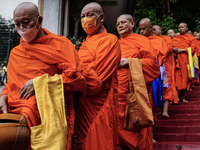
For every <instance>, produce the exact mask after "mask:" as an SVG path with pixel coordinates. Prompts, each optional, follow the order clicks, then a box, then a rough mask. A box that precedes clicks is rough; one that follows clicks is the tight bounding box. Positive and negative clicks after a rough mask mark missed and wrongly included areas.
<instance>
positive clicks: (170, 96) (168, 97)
mask: <svg viewBox="0 0 200 150" xmlns="http://www.w3.org/2000/svg"><path fill="white" fill-rule="evenodd" d="M152 32H153V33H154V34H155V35H156V36H159V37H161V38H163V39H164V40H165V42H166V43H167V46H168V49H169V52H168V54H167V58H166V62H165V63H164V65H165V69H166V72H167V79H168V85H169V87H168V88H165V87H163V101H164V108H163V113H162V115H163V116H166V117H169V113H168V107H169V102H170V101H171V102H173V103H175V104H177V103H178V93H177V90H176V84H175V80H174V71H175V66H174V64H175V63H174V57H173V54H172V52H173V43H172V39H171V38H170V37H169V36H165V35H162V30H161V27H160V26H158V25H154V26H153V30H152Z"/></svg>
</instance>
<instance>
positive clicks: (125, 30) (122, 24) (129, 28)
mask: <svg viewBox="0 0 200 150" xmlns="http://www.w3.org/2000/svg"><path fill="white" fill-rule="evenodd" d="M134 24H135V23H134V21H133V17H132V16H131V15H129V14H123V15H120V16H119V17H118V18H117V23H116V26H115V27H116V28H117V31H118V33H119V35H120V36H121V37H125V36H128V35H130V34H132V33H133V28H134Z"/></svg>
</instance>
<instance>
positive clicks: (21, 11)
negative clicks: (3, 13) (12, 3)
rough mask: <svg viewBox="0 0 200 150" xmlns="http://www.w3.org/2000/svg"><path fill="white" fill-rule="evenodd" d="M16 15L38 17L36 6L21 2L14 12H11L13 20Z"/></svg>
mask: <svg viewBox="0 0 200 150" xmlns="http://www.w3.org/2000/svg"><path fill="white" fill-rule="evenodd" d="M26 13H28V14H26ZM16 15H32V16H38V15H39V11H38V8H37V6H36V5H35V4H34V3H31V2H23V3H21V4H19V5H18V6H17V7H16V8H15V10H14V12H13V18H15V16H16Z"/></svg>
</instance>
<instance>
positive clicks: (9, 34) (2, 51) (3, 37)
mask: <svg viewBox="0 0 200 150" xmlns="http://www.w3.org/2000/svg"><path fill="white" fill-rule="evenodd" d="M19 43H20V36H19V34H18V33H17V31H16V30H15V29H14V27H13V26H12V25H11V24H0V85H2V84H4V83H5V82H6V81H7V79H6V72H7V63H8V59H9V54H10V51H11V49H12V48H13V47H15V46H17V45H18V44H19Z"/></svg>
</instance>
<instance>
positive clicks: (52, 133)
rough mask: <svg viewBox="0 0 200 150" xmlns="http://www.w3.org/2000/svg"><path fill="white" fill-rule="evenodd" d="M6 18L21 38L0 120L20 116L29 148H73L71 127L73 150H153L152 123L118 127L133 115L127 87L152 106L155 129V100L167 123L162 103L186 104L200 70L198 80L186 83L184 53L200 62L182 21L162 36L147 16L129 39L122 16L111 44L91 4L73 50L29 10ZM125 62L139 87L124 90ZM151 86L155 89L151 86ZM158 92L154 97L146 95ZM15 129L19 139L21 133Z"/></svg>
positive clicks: (128, 20)
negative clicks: (133, 127) (82, 37)
mask: <svg viewBox="0 0 200 150" xmlns="http://www.w3.org/2000/svg"><path fill="white" fill-rule="evenodd" d="M13 17H14V25H15V29H16V30H17V32H18V33H19V34H20V36H21V39H20V44H19V45H18V46H16V47H14V48H13V49H12V51H11V53H10V56H9V62H8V66H7V83H6V84H5V88H4V89H3V90H2V92H1V96H0V111H1V112H2V114H0V119H1V116H2V115H4V117H6V116H5V115H6V114H17V115H18V116H19V118H20V119H19V123H20V124H23V125H26V126H28V129H29V134H30V139H29V141H28V143H27V148H26V149H28V150H31V149H48V150H49V149H52V150H53V149H60V150H64V149H67V150H70V149H72V137H73V134H74V124H75V122H76V123H77V133H76V134H77V140H76V142H77V147H76V149H77V150H129V149H131V150H138V149H139V150H153V142H156V139H154V138H153V126H152V125H149V126H148V125H147V126H145V127H142V128H140V129H137V130H130V129H127V128H125V120H126V119H127V113H130V114H131V113H132V108H131V109H130V110H129V108H130V107H132V106H133V105H135V103H134V102H131V104H132V105H130V106H129V107H128V108H127V105H129V103H128V102H129V101H127V99H128V97H127V95H128V94H129V93H130V88H133V89H134V90H133V92H134V93H136V92H138V91H139V92H140V94H141V95H143V96H144V95H145V94H146V96H147V98H148V104H147V105H149V107H150V108H151V112H150V114H147V115H151V116H152V118H153V121H154V124H156V119H157V115H158V109H157V107H156V99H159V100H162V101H163V102H164V104H163V106H162V109H161V110H160V113H161V115H163V116H164V117H170V114H169V112H168V107H169V104H170V103H172V104H175V105H177V104H178V103H179V102H183V103H185V104H186V103H187V102H188V101H187V100H186V98H185V95H186V91H187V90H190V89H191V85H192V84H194V83H195V82H199V77H198V74H199V73H200V72H198V71H196V73H197V79H194V78H190V77H189V76H188V68H187V65H188V64H189V60H188V53H189V51H188V48H191V53H192V55H194V54H195V53H196V55H197V57H199V56H200V45H199V44H200V34H199V33H195V37H194V36H193V35H189V33H187V31H188V28H187V24H186V23H180V24H179V35H178V34H177V35H176V33H175V32H174V30H172V29H169V30H168V36H165V35H162V29H161V27H160V26H159V25H154V26H152V24H151V20H150V19H149V18H143V19H141V20H140V22H139V31H140V34H136V33H134V32H133V28H134V25H135V22H134V20H133V17H132V16H131V15H129V14H122V15H120V16H119V17H118V18H117V20H116V28H117V31H118V33H119V35H120V39H118V38H117V36H115V35H113V34H110V33H108V32H107V30H106V28H105V27H104V25H103V22H104V19H105V14H104V13H103V10H102V7H101V5H99V4H98V3H96V2H91V3H89V4H87V5H85V6H84V7H83V9H82V11H81V16H80V17H81V25H82V28H83V29H84V31H85V32H86V33H87V37H86V40H85V41H84V42H83V43H82V46H81V47H80V50H79V51H78V52H76V50H75V47H74V45H73V44H72V43H71V42H70V41H69V40H68V39H67V38H66V37H64V36H60V35H59V36H58V35H55V34H53V33H51V32H50V31H48V30H47V29H45V28H42V21H43V17H42V16H40V14H39V12H38V8H37V6H36V5H35V4H33V3H30V2H24V3H21V4H20V5H18V6H17V7H16V8H15V10H14V12H13ZM131 61H134V62H139V63H140V65H139V68H140V69H141V70H142V73H143V74H136V75H137V76H142V80H143V82H144V83H145V86H142V87H141V84H140V83H139V82H136V83H134V84H133V87H131V86H130V83H131V82H129V81H130V78H131V77H130V76H131V75H130V74H131V73H130V72H131V71H138V70H137V69H136V67H135V68H134V64H133V66H130V65H131V64H130V62H131ZM130 68H133V69H132V70H130ZM132 78H134V76H133V77H132ZM132 82H134V81H132ZM140 82H141V81H140ZM155 83H159V84H161V86H160V87H155V86H153V85H154V84H155ZM143 89H145V90H144V91H143ZM159 90H160V92H161V95H162V96H161V97H160V95H159V96H158V95H156V92H153V91H159ZM145 91H147V92H146V93H145ZM133 96H134V95H133ZM129 98H130V97H129ZM136 98H137V97H136ZM140 98H144V97H142V96H141V97H140ZM138 100H139V99H138ZM177 107H178V106H177ZM142 113H143V112H139V115H138V114H137V115H136V118H135V117H132V116H129V118H131V117H132V118H135V120H128V122H129V123H130V124H131V125H133V124H135V122H137V121H139V119H138V118H139V117H141V116H142ZM131 115H135V114H131ZM133 121H134V122H133ZM0 125H1V124H0ZM23 127H25V126H22V127H21V129H23ZM21 129H20V130H18V133H19V134H18V135H17V136H18V138H21V136H23V137H24V134H26V135H27V133H26V132H23V131H24V130H21ZM0 130H1V128H0ZM4 130H8V128H5V129H4ZM61 132H62V134H61ZM6 136H10V135H4V136H2V137H1V138H3V139H8V137H6ZM7 143H9V142H8V141H7ZM14 143H16V142H14ZM17 143H18V142H17ZM1 145H3V144H2V143H1V140H0V146H1ZM11 145H12V144H11ZM16 145H17V144H15V145H13V146H12V147H16ZM4 146H5V144H4Z"/></svg>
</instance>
